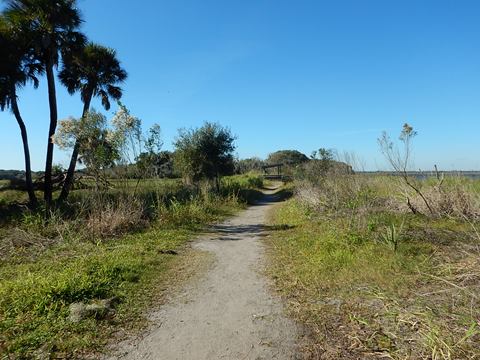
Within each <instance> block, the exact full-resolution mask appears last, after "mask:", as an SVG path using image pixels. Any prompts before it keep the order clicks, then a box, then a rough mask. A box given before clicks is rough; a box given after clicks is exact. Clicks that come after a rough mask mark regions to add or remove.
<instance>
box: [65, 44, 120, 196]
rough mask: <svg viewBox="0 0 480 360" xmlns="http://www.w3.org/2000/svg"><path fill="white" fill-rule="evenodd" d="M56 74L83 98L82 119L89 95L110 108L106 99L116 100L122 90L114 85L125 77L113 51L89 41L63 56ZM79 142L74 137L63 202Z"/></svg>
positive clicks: (87, 105) (87, 106) (67, 190)
mask: <svg viewBox="0 0 480 360" xmlns="http://www.w3.org/2000/svg"><path fill="white" fill-rule="evenodd" d="M59 77H60V81H61V82H62V84H63V85H64V86H65V87H66V88H67V90H68V92H69V93H70V94H72V95H73V94H74V93H75V92H77V91H78V92H80V96H81V99H82V101H83V112H82V119H83V118H84V117H85V116H87V113H88V111H89V109H90V103H91V100H92V98H93V97H95V96H98V97H100V98H101V100H102V105H103V107H104V108H105V110H109V109H110V98H111V99H114V100H120V98H121V97H122V89H121V88H120V87H118V86H117V84H119V83H121V82H123V81H124V80H125V79H126V78H127V73H126V72H125V70H124V69H122V67H121V66H120V62H119V61H118V59H117V57H116V52H115V50H113V49H110V48H107V47H104V46H101V45H97V44H94V43H89V44H87V46H85V48H84V49H83V50H82V51H81V52H79V53H73V54H71V56H64V64H63V68H62V70H61V72H60V75H59ZM80 141H81V139H77V141H76V143H75V146H74V148H73V152H72V157H71V159H70V165H69V167H68V171H67V177H66V179H65V182H64V184H63V188H62V192H61V193H60V197H59V201H64V200H65V199H66V198H67V197H68V193H69V191H70V188H71V185H72V183H73V178H74V173H75V166H76V164H77V160H78V153H79V148H80Z"/></svg>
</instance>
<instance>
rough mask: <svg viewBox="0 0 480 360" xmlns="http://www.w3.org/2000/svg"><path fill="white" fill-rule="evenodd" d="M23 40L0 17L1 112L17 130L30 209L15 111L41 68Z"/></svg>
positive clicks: (32, 196)
mask: <svg viewBox="0 0 480 360" xmlns="http://www.w3.org/2000/svg"><path fill="white" fill-rule="evenodd" d="M23 40H24V39H21V38H18V37H16V36H15V32H14V31H12V29H10V28H9V25H8V23H7V21H6V20H5V19H4V18H3V17H0V48H1V49H3V50H4V51H5V54H4V55H2V57H1V58H0V110H2V111H4V110H5V109H6V108H10V110H11V111H12V112H13V114H14V116H15V119H16V120H17V123H18V126H19V128H20V134H21V136H22V142H23V153H24V158H25V182H26V187H27V192H28V198H29V205H30V206H31V207H36V206H37V204H38V201H37V197H36V196H35V191H34V188H33V182H32V168H31V164H30V150H29V146H28V136H27V129H26V126H25V122H24V121H23V119H22V116H21V114H20V110H19V108H18V103H17V89H19V88H21V87H23V86H25V85H26V84H27V82H29V81H31V82H32V83H33V86H34V87H35V88H37V87H38V78H37V76H38V75H40V74H42V72H43V67H42V66H41V64H40V63H38V62H37V61H35V59H34V58H33V56H32V54H31V53H29V52H28V49H27V48H26V47H25V46H24V45H25V42H24V41H23Z"/></svg>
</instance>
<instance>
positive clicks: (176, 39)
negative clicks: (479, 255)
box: [0, 0, 480, 170]
mask: <svg viewBox="0 0 480 360" xmlns="http://www.w3.org/2000/svg"><path fill="white" fill-rule="evenodd" d="M78 5H79V8H80V9H81V11H82V13H83V17H84V20H85V23H84V25H83V30H84V31H85V33H86V34H87V35H88V37H89V38H90V39H91V40H92V41H95V42H98V43H101V44H104V45H107V46H110V47H113V48H115V49H116V50H117V52H118V57H119V58H120V60H121V61H122V64H123V65H124V67H125V68H126V70H127V71H128V73H129V78H128V80H127V82H126V83H125V84H124V85H123V88H124V91H125V95H124V98H123V102H124V103H125V104H126V105H127V107H129V108H130V110H131V111H132V113H133V114H134V115H136V116H138V117H140V118H141V119H142V120H143V123H144V124H145V127H148V126H149V125H151V124H153V123H154V122H157V123H159V124H160V125H161V127H162V132H163V138H164V141H165V148H166V149H171V148H172V145H171V143H172V140H173V139H174V137H175V135H176V133H177V129H178V128H180V127H196V126H200V125H201V124H202V123H203V122H204V121H206V120H208V121H215V122H219V123H221V124H222V125H226V126H228V127H230V128H231V130H232V132H233V133H235V134H236V135H237V136H238V140H237V152H238V155H239V156H240V157H250V156H259V157H265V156H267V155H268V153H270V152H272V151H275V150H278V149H298V150H300V151H302V152H304V153H306V154H307V155H308V154H310V153H311V151H312V150H315V149H318V148H319V147H326V148H334V149H337V150H338V151H350V152H354V153H355V154H356V155H357V156H358V157H359V158H361V159H362V161H363V163H364V164H365V165H366V168H367V169H371V170H377V169H384V168H386V165H385V162H384V161H383V158H382V156H381V154H380V152H379V149H378V145H377V142H376V139H377V138H378V136H379V135H380V133H381V132H382V130H386V131H388V132H389V133H391V134H392V135H395V137H396V135H397V134H398V133H399V131H400V129H401V126H402V124H403V123H404V122H408V123H410V124H411V125H413V126H414V128H415V129H416V130H417V131H418V133H419V135H418V137H417V138H416V139H415V146H414V151H415V156H414V159H415V167H416V168H422V169H431V168H433V165H434V164H438V165H439V167H440V168H442V169H448V170H450V169H477V170H479V169H480V156H479V155H480V142H479V141H478V140H479V139H480V22H479V21H478V17H479V15H480V2H478V1H467V0H462V1H453V0H449V1H443V0H432V1H427V0H398V1H393V0H378V1H373V0H361V1H360V0H350V1H344V0H335V1H333V0H331V1H321V0H316V1H304V0H296V1H293V0H290V1H283V0H242V1H233V0H215V1H213V0H202V1H198V0H171V1H159V0H144V1H137V2H132V1H126V0H102V1H98V0H79V1H78ZM58 104H59V117H60V118H65V117H67V116H70V115H73V116H79V115H80V113H81V108H82V105H81V102H80V99H79V97H78V96H73V97H72V96H69V95H68V94H67V93H66V91H65V90H64V89H62V88H61V86H60V85H58ZM93 106H94V107H95V108H97V109H100V104H99V102H98V101H96V102H94V103H93ZM20 110H21V112H22V114H23V115H24V118H25V121H26V122H27V126H28V129H29V134H30V142H31V149H32V161H33V168H34V169H36V170H40V169H42V168H43V166H44V165H43V164H44V157H45V149H46V137H47V129H48V103H47V92H46V87H45V81H43V82H42V85H41V87H40V88H39V89H38V90H32V89H30V88H27V89H24V90H23V91H21V93H20ZM113 110H115V109H114V108H113V109H112V111H113ZM112 111H110V113H111V112H112ZM0 154H1V157H0V168H3V169H6V168H17V169H19V168H22V167H23V158H22V148H21V142H20V135H19V131H18V127H17V125H16V122H15V120H14V118H13V116H11V115H10V114H9V113H0ZM67 158H68V154H66V153H62V152H60V151H57V152H56V154H55V163H60V164H64V165H65V164H67Z"/></svg>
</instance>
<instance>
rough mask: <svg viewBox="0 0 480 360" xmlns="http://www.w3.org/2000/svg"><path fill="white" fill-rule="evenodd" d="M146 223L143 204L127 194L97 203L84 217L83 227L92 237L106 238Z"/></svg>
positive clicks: (138, 227) (135, 228) (140, 226)
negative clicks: (113, 199) (111, 200)
mask: <svg viewBox="0 0 480 360" xmlns="http://www.w3.org/2000/svg"><path fill="white" fill-rule="evenodd" d="M146 224H147V222H146V220H145V218H144V204H142V202H141V201H140V200H139V199H138V198H135V197H131V196H128V197H120V198H118V199H116V200H115V201H113V202H99V203H97V204H96V206H94V207H93V209H91V211H90V213H89V215H88V217H87V218H86V221H85V228H86V231H87V232H88V233H89V234H90V235H91V236H92V237H94V238H97V237H100V238H107V237H115V236H119V235H121V234H125V233H127V232H130V231H133V230H138V229H140V228H142V227H144V226H145V225H146Z"/></svg>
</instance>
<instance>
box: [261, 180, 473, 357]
mask: <svg viewBox="0 0 480 360" xmlns="http://www.w3.org/2000/svg"><path fill="white" fill-rule="evenodd" d="M344 181H350V180H349V179H345V178H343V179H335V181H333V179H332V182H331V183H330V184H331V186H330V188H328V189H325V188H323V189H320V190H319V189H316V188H315V187H303V188H297V196H296V197H295V198H294V199H292V200H289V201H288V202H286V203H285V204H284V205H281V206H280V207H278V208H277V209H276V211H275V213H274V214H272V218H271V225H272V226H274V227H275V228H276V231H272V232H271V236H270V238H269V239H268V240H267V241H268V244H269V249H270V255H271V262H270V264H271V269H270V273H271V275H272V277H273V279H274V280H275V284H276V287H277V288H278V289H279V291H280V292H281V294H282V295H283V296H284V297H285V298H286V299H287V300H288V303H289V309H290V311H291V313H292V314H293V315H294V316H295V317H297V318H298V319H299V320H300V321H301V322H302V323H304V324H305V325H306V326H307V328H308V329H309V330H310V332H311V341H310V342H309V343H308V344H307V345H306V346H305V353H306V354H307V356H308V357H310V358H312V359H340V358H341V359H359V358H362V359H364V358H365V359H368V358H372V359H373V358H379V357H383V358H393V359H435V360H437V359H438V360H440V359H442V360H443V359H473V358H479V357H480V350H479V349H480V348H479V347H478V344H479V343H480V323H479V319H480V310H479V309H480V299H479V295H478V294H479V289H480V270H479V269H480V267H479V261H480V243H479V242H478V238H477V237H476V236H475V232H474V230H473V229H472V226H471V221H475V220H470V221H466V220H464V219H463V218H462V216H457V215H458V214H455V216H451V215H447V213H442V214H441V215H438V216H433V217H432V216H423V215H418V214H417V215H415V214H412V213H411V212H409V210H408V208H405V207H402V206H401V205H402V204H403V203H402V201H403V200H404V199H403V198H402V196H397V192H396V191H395V189H398V187H397V183H396V180H395V179H388V180H387V181H385V179H376V178H372V179H369V178H368V177H365V178H361V177H359V178H358V179H355V180H354V181H357V183H350V184H344V183H342V182H344ZM461 181H464V180H461ZM467 183H469V182H467ZM469 184H470V183H469ZM422 185H423V186H425V187H426V188H427V187H428V186H429V185H428V183H427V184H422ZM457 185H458V182H456V183H455V186H457ZM300 186H305V185H304V184H302V185H300ZM448 186H450V185H448ZM469 186H470V185H469ZM465 189H466V188H463V191H466V190H465ZM308 190H312V191H308ZM315 191H317V192H316V193H315ZM468 191H470V190H468ZM308 194H311V197H310V198H308ZM477 195H478V194H476V193H473V194H471V196H472V198H475V197H477ZM402 224H403V225H402ZM393 227H395V231H392V228H393ZM400 228H401V229H402V230H401V231H400ZM385 237H386V238H387V240H386V239H385Z"/></svg>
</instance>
